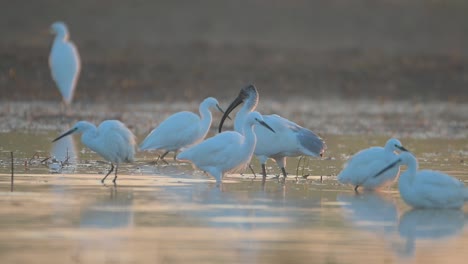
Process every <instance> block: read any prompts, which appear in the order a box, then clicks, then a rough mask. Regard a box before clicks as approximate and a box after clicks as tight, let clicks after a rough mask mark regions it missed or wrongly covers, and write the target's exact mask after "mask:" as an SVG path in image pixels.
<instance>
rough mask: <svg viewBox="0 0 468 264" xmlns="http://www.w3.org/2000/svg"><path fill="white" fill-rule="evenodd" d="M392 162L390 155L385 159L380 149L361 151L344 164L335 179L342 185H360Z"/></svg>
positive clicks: (373, 148) (383, 152)
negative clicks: (350, 183)
mask: <svg viewBox="0 0 468 264" xmlns="http://www.w3.org/2000/svg"><path fill="white" fill-rule="evenodd" d="M393 159H395V157H393ZM392 161H393V160H392V157H391V155H389V157H386V155H385V150H384V148H382V147H371V148H367V149H363V150H361V151H359V152H358V153H356V154H354V155H353V156H352V157H351V158H349V159H348V161H346V162H345V164H344V165H343V169H342V170H341V172H340V173H339V174H338V176H337V177H338V180H339V181H340V182H342V183H347V182H352V183H361V182H362V180H363V179H364V178H367V177H372V176H374V175H375V174H376V173H378V172H379V171H380V170H382V169H384V168H385V167H386V166H387V165H388V164H390V163H391V162H392ZM392 173H393V172H392ZM371 174H372V175H371ZM393 174H396V173H393ZM381 176H383V175H381ZM381 176H379V177H381Z"/></svg>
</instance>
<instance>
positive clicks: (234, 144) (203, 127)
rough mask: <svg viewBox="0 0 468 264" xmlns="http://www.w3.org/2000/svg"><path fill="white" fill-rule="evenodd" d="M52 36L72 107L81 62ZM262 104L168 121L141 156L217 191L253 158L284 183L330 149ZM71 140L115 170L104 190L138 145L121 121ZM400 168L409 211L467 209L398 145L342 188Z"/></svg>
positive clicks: (359, 163) (352, 164) (206, 104)
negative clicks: (152, 155) (178, 164)
mask: <svg viewBox="0 0 468 264" xmlns="http://www.w3.org/2000/svg"><path fill="white" fill-rule="evenodd" d="M51 29H52V32H53V33H55V35H56V36H55V39H54V42H53V45H52V50H51V53H50V57H49V65H50V68H51V73H52V77H53V79H54V80H55V82H56V84H57V86H58V88H59V90H60V92H61V94H62V96H63V100H64V102H65V103H66V104H70V103H71V101H72V97H73V93H74V89H75V85H76V82H77V80H78V76H79V73H80V58H79V55H78V52H77V49H76V47H75V46H74V44H73V43H72V42H70V41H69V34H68V30H67V27H66V25H65V24H64V23H63V22H56V23H54V24H52V26H51ZM258 98H259V95H258V91H257V89H256V88H255V86H253V85H248V86H246V87H244V88H243V89H241V91H240V93H239V95H238V96H237V98H236V99H235V100H234V101H233V102H232V103H231V104H230V105H229V107H228V108H227V109H226V112H223V110H222V109H221V108H220V106H219V104H218V101H217V100H216V99H215V98H212V97H209V98H206V99H205V100H204V101H203V102H202V103H201V104H200V107H199V112H200V116H198V115H196V114H194V113H192V112H187V111H184V112H178V113H175V114H173V115H171V116H170V117H168V118H167V119H166V120H164V121H163V122H162V123H160V124H159V126H157V127H156V128H155V129H154V130H152V131H151V133H150V134H149V135H148V136H147V137H146V138H145V139H144V140H143V142H142V143H141V144H140V146H139V149H140V150H163V151H165V152H164V154H162V155H161V156H160V158H161V159H162V160H164V157H165V156H166V154H167V153H169V152H170V151H174V152H175V156H174V159H177V160H180V161H189V162H191V163H193V164H194V165H195V166H196V167H198V168H199V169H200V170H203V171H204V172H207V173H208V174H210V175H211V176H213V177H214V178H216V181H217V183H218V184H219V183H221V182H222V179H223V176H224V175H225V174H226V173H232V172H236V171H241V170H243V169H245V168H246V167H247V166H248V165H249V162H250V160H251V158H252V156H253V155H255V156H256V157H257V158H258V159H259V160H260V164H261V166H262V174H263V179H264V180H265V178H266V169H265V164H266V161H267V160H268V159H269V158H272V159H274V160H275V161H276V163H277V164H278V166H279V167H280V168H281V171H282V174H283V176H284V177H285V178H286V177H287V173H286V170H285V165H286V157H296V156H302V155H306V156H319V155H320V156H322V155H323V153H324V151H325V150H326V148H327V147H326V145H325V142H324V141H323V139H322V138H320V137H319V136H317V135H316V134H315V133H314V132H312V131H310V130H308V129H306V128H304V127H301V126H299V125H297V124H296V123H294V122H292V121H290V120H287V119H285V118H283V117H281V116H278V115H261V114H260V113H258V112H256V111H255V108H256V106H257V104H258ZM242 103H243V106H242V107H241V109H240V110H239V111H238V113H237V114H236V117H235V120H234V130H235V131H225V132H221V129H222V126H223V124H224V121H225V119H226V118H229V113H230V112H231V111H232V110H233V109H235V108H236V107H237V106H238V105H240V104H242ZM214 109H218V110H219V111H221V112H223V113H224V115H223V117H222V119H221V122H220V125H219V132H220V133H219V134H217V135H215V136H213V137H211V138H208V139H205V140H204V138H205V136H206V134H207V133H208V130H209V128H210V126H211V122H212V114H211V110H214ZM72 133H82V136H81V141H82V143H83V144H84V145H85V146H87V147H89V148H90V149H91V150H93V151H95V152H97V153H98V154H99V155H101V156H102V157H103V158H104V159H106V160H107V161H109V162H111V169H110V170H109V171H108V173H107V174H106V176H104V178H102V180H101V181H102V182H104V180H105V179H106V178H107V176H108V175H109V174H110V173H112V171H114V165H115V177H114V179H113V182H114V183H115V181H116V179H117V170H118V165H119V164H120V163H123V162H132V161H133V158H134V155H135V151H136V138H135V136H134V135H133V133H132V132H131V131H130V130H129V129H128V128H127V127H126V126H125V125H124V124H123V123H122V122H120V121H118V120H106V121H104V122H102V123H101V124H100V125H99V126H98V127H96V126H95V125H93V124H91V123H89V122H86V121H79V122H78V123H76V124H75V125H74V126H73V128H71V129H70V130H69V131H67V132H65V133H64V134H62V135H60V136H59V137H57V138H56V139H54V140H53V141H54V142H55V141H57V140H59V139H61V138H63V137H65V136H68V135H70V134H72ZM179 151H180V153H178V152H179ZM177 153H178V154H177ZM400 165H406V166H407V169H406V171H405V172H403V173H402V174H401V175H400V178H399V180H398V189H399V191H400V194H401V197H402V198H403V200H404V201H405V202H406V203H408V204H409V205H411V206H413V207H416V208H461V207H463V205H464V203H465V202H466V201H468V189H467V188H465V187H464V184H463V183H462V182H461V181H459V180H457V179H455V178H453V177H451V176H449V175H447V174H444V173H441V172H437V171H431V170H418V162H417V160H416V158H415V156H414V155H413V154H412V153H411V152H410V151H408V150H407V149H406V148H404V147H403V146H402V144H401V142H400V141H399V140H397V139H395V138H391V139H389V140H388V141H387V143H386V144H385V146H384V147H371V148H368V149H364V150H361V151H359V152H358V153H356V154H355V155H354V156H353V157H351V158H350V159H349V160H348V161H347V163H346V164H345V166H344V169H343V170H342V171H341V172H340V173H339V174H338V181H339V182H341V183H344V184H352V185H354V186H355V188H354V189H355V191H357V188H358V187H359V186H362V187H363V188H365V189H370V190H373V189H377V188H379V187H381V186H383V185H385V184H387V183H389V182H391V181H393V180H395V178H396V177H397V176H398V175H399V174H400Z"/></svg>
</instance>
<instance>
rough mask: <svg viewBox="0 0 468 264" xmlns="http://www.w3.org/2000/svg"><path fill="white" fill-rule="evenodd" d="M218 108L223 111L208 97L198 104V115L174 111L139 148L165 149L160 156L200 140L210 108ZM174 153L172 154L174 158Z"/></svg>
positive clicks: (205, 128)
mask: <svg viewBox="0 0 468 264" xmlns="http://www.w3.org/2000/svg"><path fill="white" fill-rule="evenodd" d="M214 108H216V109H218V110H219V111H221V113H224V111H223V109H221V107H220V106H219V103H218V101H217V100H216V99H215V98H213V97H208V98H206V99H205V100H203V102H202V103H201V104H200V107H199V112H200V117H199V116H198V115H196V114H194V113H192V112H188V111H183V112H178V113H175V114H173V115H171V116H169V117H168V118H167V119H166V120H164V121H163V122H162V123H161V124H159V126H158V127H156V128H155V129H153V131H151V133H150V134H149V135H148V136H147V137H146V138H145V139H144V140H143V142H142V143H141V144H140V150H157V149H161V150H165V152H164V154H162V156H161V157H160V159H161V160H163V161H164V157H165V156H166V155H167V154H168V153H169V152H170V151H174V152H175V153H176V154H177V151H179V150H180V149H181V148H184V147H189V146H192V145H194V144H197V143H199V142H201V141H202V140H203V139H204V138H205V136H206V134H207V133H208V130H209V129H210V126H211V120H212V115H211V112H210V110H211V109H214ZM175 157H176V155H174V159H175Z"/></svg>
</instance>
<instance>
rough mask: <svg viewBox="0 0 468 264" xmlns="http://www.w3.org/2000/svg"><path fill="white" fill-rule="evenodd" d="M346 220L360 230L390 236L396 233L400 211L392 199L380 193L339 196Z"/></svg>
mask: <svg viewBox="0 0 468 264" xmlns="http://www.w3.org/2000/svg"><path fill="white" fill-rule="evenodd" d="M337 200H338V201H340V202H341V203H342V207H343V209H345V211H346V212H345V218H346V219H347V220H349V221H351V222H352V223H353V224H354V225H356V226H357V227H358V228H360V229H365V230H368V231H372V232H376V233H383V234H390V233H392V232H395V231H396V227H397V223H398V210H397V207H396V205H395V203H394V202H393V201H392V199H391V198H390V197H385V196H384V195H383V194H381V193H378V192H364V193H360V194H339V195H338V197H337Z"/></svg>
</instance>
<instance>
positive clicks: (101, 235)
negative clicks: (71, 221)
mask: <svg viewBox="0 0 468 264" xmlns="http://www.w3.org/2000/svg"><path fill="white" fill-rule="evenodd" d="M107 188H108V189H109V190H108V193H106V195H105V196H102V197H100V198H98V199H97V200H96V201H95V202H94V203H91V204H89V205H88V206H85V207H84V208H83V210H81V212H80V218H79V228H81V229H82V233H84V234H87V235H86V236H81V237H80V239H79V240H78V244H77V246H76V249H75V252H74V253H73V254H72V258H73V259H74V261H75V262H76V263H82V262H89V260H93V261H91V262H95V261H96V258H97V257H96V255H95V252H104V253H103V254H101V255H99V256H98V259H99V260H101V261H100V263H120V261H121V258H126V257H128V255H127V254H128V252H126V251H125V250H123V249H126V248H128V247H129V246H130V245H129V239H128V234H129V233H127V232H126V231H127V230H131V229H132V228H133V226H134V210H133V195H132V192H131V191H130V190H122V191H121V190H119V189H118V188H117V187H114V186H111V187H107ZM116 252H118V253H116ZM120 252H124V253H120Z"/></svg>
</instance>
